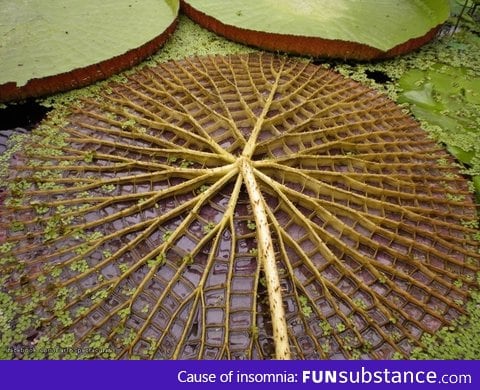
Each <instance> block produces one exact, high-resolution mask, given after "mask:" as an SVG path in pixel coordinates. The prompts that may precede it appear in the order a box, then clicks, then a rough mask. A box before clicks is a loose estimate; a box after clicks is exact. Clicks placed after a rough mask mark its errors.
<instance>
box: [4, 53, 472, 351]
mask: <svg viewBox="0 0 480 390" xmlns="http://www.w3.org/2000/svg"><path fill="white" fill-rule="evenodd" d="M72 110H73V112H72V113H70V114H68V116H67V121H66V122H62V121H60V120H59V119H55V118H52V119H51V120H50V122H48V121H47V122H45V123H44V124H43V125H42V126H41V127H40V128H39V129H38V130H37V131H36V133H35V134H34V136H33V137H32V138H31V139H30V140H29V143H28V144H27V145H26V154H25V155H17V156H16V158H15V159H14V160H13V161H12V167H11V169H10V172H11V177H10V178H9V179H8V197H7V198H6V199H4V200H3V202H4V207H3V210H2V213H1V214H0V223H1V226H2V227H3V231H4V233H3V238H2V240H3V243H2V245H1V246H0V250H1V251H2V261H1V264H2V265H1V273H0V275H1V276H2V278H3V280H4V285H5V287H4V288H3V291H2V294H3V295H5V294H7V292H8V294H9V296H10V299H11V300H17V301H19V302H28V305H27V306H28V307H29V308H30V310H31V315H32V316H36V318H38V320H37V322H34V323H32V325H31V328H29V329H28V332H27V331H25V326H24V327H23V328H22V329H23V330H22V331H23V333H22V334H23V341H21V343H22V344H21V345H23V346H31V345H32V344H33V345H38V344H41V343H45V342H46V341H45V340H48V343H49V344H47V345H56V344H55V343H61V344H62V345H65V344H66V345H68V346H71V347H72V350H75V351H77V350H79V351H85V350H89V349H88V348H92V346H93V347H95V348H97V349H96V350H97V351H98V349H100V350H101V351H109V352H108V354H107V355H106V356H107V357H120V358H131V357H133V356H136V357H142V358H181V359H220V358H232V359H233V358H249V359H250V358H255V359H268V358H272V357H276V358H289V357H290V358H302V359H303V358H309V359H310V358H382V359H383V358H390V357H392V356H393V355H394V354H395V353H398V354H401V355H402V356H408V354H409V353H410V351H411V349H412V348H413V347H415V346H417V345H419V338H420V337H421V335H422V334H423V333H424V332H428V333H433V332H435V331H436V330H437V329H439V328H440V327H441V326H442V325H445V324H449V323H451V321H452V320H454V319H455V318H457V317H458V316H459V315H460V314H461V313H462V312H463V309H462V306H463V303H464V302H465V300H466V299H467V298H468V292H467V290H468V287H469V286H473V285H474V279H475V273H476V272H477V271H478V268H479V267H478V262H479V255H478V253H477V250H478V242H476V241H475V240H473V238H472V235H473V234H474V233H475V230H473V229H472V228H469V227H468V225H472V224H474V222H475V221H476V211H475V206H474V204H473V202H472V196H471V194H470V193H469V192H468V188H467V183H466V181H465V180H464V179H463V178H462V177H461V176H460V175H459V171H458V169H457V168H456V167H455V166H454V165H452V164H451V160H450V157H449V156H448V155H447V154H446V152H445V151H444V150H443V149H441V148H440V147H439V146H438V145H436V144H435V143H434V142H433V141H432V140H431V139H429V138H427V137H426V135H425V133H424V132H423V131H422V130H421V129H420V128H419V127H418V124H417V123H416V122H415V121H414V120H412V119H411V118H410V117H408V116H406V115H405V114H404V113H403V112H402V110H401V109H400V108H399V107H398V106H396V105H395V104H394V103H393V102H391V101H390V100H388V99H387V98H386V97H385V96H383V95H381V94H379V93H378V92H376V91H373V90H371V89H368V88H366V87H365V86H363V85H361V84H359V83H357V82H355V81H352V80H350V79H347V78H344V77H343V76H341V75H339V74H336V73H334V72H332V71H330V70H327V69H325V68H322V67H318V66H315V65H312V64H310V63H308V62H303V61H298V60H295V59H290V58H287V57H277V56H272V55H268V54H251V55H242V56H230V57H222V56H216V57H201V58H191V59H185V60H183V61H180V62H168V63H164V64H160V65H158V66H157V67H153V68H144V69H143V70H141V71H139V72H138V73H137V74H135V75H132V76H130V77H129V79H128V81H127V82H125V83H121V84H119V83H117V84H111V86H110V88H109V89H106V90H105V91H104V93H103V95H102V96H100V97H98V98H96V99H91V100H85V101H83V102H82V103H81V104H80V103H79V104H77V105H75V106H74V107H73V108H72ZM0 296H2V295H1V294H0ZM4 301H5V299H4ZM25 304H26V303H25ZM25 312H28V311H27V310H26V309H25V310H24V311H23V312H22V313H23V314H22V313H20V314H19V313H17V314H16V315H11V321H12V322H11V325H10V326H11V327H12V328H15V325H14V324H18V323H23V322H22V321H20V318H21V316H22V315H25V314H24V313H25ZM29 313H30V312H29ZM21 336H22V335H20V336H19V337H17V338H16V339H15V340H16V341H12V343H14V342H15V343H18V342H19V341H18V339H22V337H21ZM24 350H26V351H27V352H25V353H26V355H24V356H23V357H32V356H33V355H31V354H30V355H29V352H28V351H29V350H28V349H24ZM34 356H36V355H34ZM83 356H89V355H83ZM100 356H103V355H100ZM47 357H51V356H47ZM55 357H57V358H58V357H60V358H62V357H65V355H60V356H57V355H55ZM94 357H99V355H95V356H94Z"/></svg>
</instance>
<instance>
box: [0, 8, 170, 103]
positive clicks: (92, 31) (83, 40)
mask: <svg viewBox="0 0 480 390" xmlns="http://www.w3.org/2000/svg"><path fill="white" fill-rule="evenodd" d="M0 4H1V7H2V12H1V13H0V58H1V59H2V61H1V65H0V101H1V100H3V101H6V100H11V99H10V95H12V93H11V92H9V91H10V88H12V87H11V85H12V84H13V85H15V86H16V88H22V87H25V86H27V85H28V83H29V82H30V81H31V80H37V79H39V80H42V79H45V78H48V77H54V76H57V75H63V74H66V73H67V74H68V73H69V72H72V71H75V70H78V69H85V68H88V67H91V66H92V65H95V64H102V63H104V62H105V61H110V60H112V59H115V61H116V63H115V64H114V63H108V64H103V65H102V66H100V67H99V69H92V68H88V69H85V71H84V73H85V74H83V73H82V74H78V73H77V74H75V75H74V79H75V81H76V84H77V85H79V86H82V85H84V84H82V82H81V81H82V78H88V79H92V80H93V81H95V79H99V78H100V77H93V76H92V73H93V74H97V73H101V74H102V76H103V75H106V76H107V77H108V76H110V75H111V74H112V73H113V72H109V70H111V69H115V70H116V71H118V69H117V68H118V67H120V68H125V64H124V63H123V62H122V60H121V58H122V56H125V55H126V53H130V52H131V51H132V50H134V51H137V50H138V49H139V48H142V50H139V52H138V53H136V52H135V55H137V56H138V57H140V59H142V58H145V56H146V55H149V54H151V50H154V49H157V48H158V46H159V45H160V44H161V43H160V42H157V41H158V40H159V37H162V35H163V33H164V32H165V31H167V30H168V29H169V28H170V27H171V26H172V24H173V23H174V21H175V19H176V17H177V14H178V7H179V5H178V1H171V0H168V1H167V0H163V1H158V0H145V1H139V0H136V1H135V0H115V1H102V2H98V1H95V0H72V1H69V2H68V4H65V2H64V1H60V0H52V1H48V2H46V1H43V2H38V1H26V0H24V1H15V2H13V1H4V0H2V1H1V3H0ZM164 40H165V39H163V37H162V39H160V41H162V43H163V41H164ZM152 42H154V44H151V43H152ZM149 45H150V46H152V47H150V46H149ZM153 46H155V48H154V47H153ZM144 52H145V53H144ZM133 57H134V56H133ZM133 57H132V58H131V56H130V57H128V58H127V60H126V61H127V63H131V64H132V63H135V58H133ZM120 62H122V64H121V66H120V65H119V64H117V63H120ZM124 62H125V61H124ZM136 62H137V63H138V61H136ZM103 78H104V77H103ZM48 82H49V83H52V82H53V80H48ZM61 82H66V79H65V80H64V79H63V78H62V80H61ZM35 88H36V89H37V90H34V91H32V88H30V90H29V91H27V92H28V94H29V95H30V96H38V95H39V94H37V93H36V92H38V90H42V91H41V92H43V89H45V90H47V89H48V88H41V87H39V86H35ZM54 89H55V90H59V88H54ZM20 97H25V96H23V95H21V96H20Z"/></svg>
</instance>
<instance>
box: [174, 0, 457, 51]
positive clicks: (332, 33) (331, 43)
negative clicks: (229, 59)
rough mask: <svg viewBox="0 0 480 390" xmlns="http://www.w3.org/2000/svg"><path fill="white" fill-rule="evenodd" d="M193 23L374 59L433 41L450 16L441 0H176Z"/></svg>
mask: <svg viewBox="0 0 480 390" xmlns="http://www.w3.org/2000/svg"><path fill="white" fill-rule="evenodd" d="M180 3H181V6H182V10H183V12H185V13H186V14H187V15H188V16H189V17H190V18H192V19H193V20H194V21H195V22H197V23H199V24H200V25H202V26H204V27H205V28H207V29H209V30H211V31H214V32H215V33H217V34H219V35H222V36H224V37H226V38H228V39H231V40H233V41H236V42H240V43H243V44H247V45H252V46H256V47H260V48H262V49H266V50H270V51H275V52H278V51H281V52H287V53H295V54H301V55H309V56H315V57H331V58H341V59H355V60H373V59H382V58H389V57H394V56H397V55H401V54H405V53H407V52H410V51H412V50H415V49H418V48H419V47H420V46H422V45H424V44H425V43H427V42H429V41H430V40H432V39H433V38H434V37H435V35H436V34H437V32H438V29H439V27H440V25H441V24H442V23H443V22H445V20H446V19H447V18H448V16H449V6H448V1H446V0H441V1H438V0H428V1H424V0H408V1H401V2H400V1H399V2H388V1H387V2H378V1H361V2H355V1H350V0H340V1H331V0H321V1H318V0H301V1H290V0H281V1H272V0H248V1H244V0H242V1H233V2H229V6H228V7H225V5H224V2H223V1H221V0H207V1H204V0H181V1H180Z"/></svg>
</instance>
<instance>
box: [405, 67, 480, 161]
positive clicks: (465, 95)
mask: <svg viewBox="0 0 480 390" xmlns="http://www.w3.org/2000/svg"><path fill="white" fill-rule="evenodd" d="M399 86H400V88H401V90H402V92H401V93H400V94H399V102H400V103H409V104H410V106H411V109H412V112H413V113H414V115H415V116H416V117H417V118H418V119H421V120H423V121H426V122H427V123H429V124H430V125H434V126H437V127H438V131H437V132H436V133H437V134H436V136H437V138H438V139H439V141H441V142H443V143H445V144H446V146H447V149H448V150H449V151H450V153H452V154H453V155H454V156H455V157H456V158H457V159H458V160H459V161H461V162H462V163H464V164H471V163H472V159H473V158H474V156H475V154H476V153H478V152H480V135H479V133H478V127H479V125H480V122H479V119H478V115H477V113H478V112H479V111H480V92H479V91H480V78H478V77H476V76H473V75H472V74H471V72H469V69H468V68H465V67H453V66H449V65H446V64H442V63H437V64H435V65H433V66H432V67H431V68H430V69H428V70H417V69H414V70H411V71H409V72H407V73H405V75H404V76H403V77H402V78H401V79H400V80H399Z"/></svg>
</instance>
